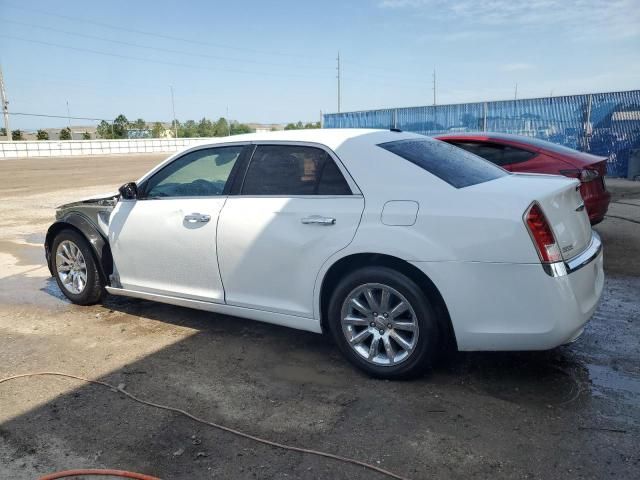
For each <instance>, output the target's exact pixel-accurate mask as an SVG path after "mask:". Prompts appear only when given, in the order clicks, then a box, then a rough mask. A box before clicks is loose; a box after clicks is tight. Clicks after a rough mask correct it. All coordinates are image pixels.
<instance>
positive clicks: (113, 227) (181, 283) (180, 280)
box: [109, 196, 226, 302]
mask: <svg viewBox="0 0 640 480" xmlns="http://www.w3.org/2000/svg"><path fill="white" fill-rule="evenodd" d="M225 200H226V197H224V196H220V197H217V198H212V197H207V198H204V197H203V198H171V199H156V200H140V201H120V202H118V204H117V205H116V207H115V208H114V210H113V212H112V213H111V218H110V221H109V244H110V245H111V253H112V255H113V259H114V264H115V268H116V271H117V274H118V276H119V280H120V284H121V285H122V287H123V288H125V289H130V290H138V291H143V292H149V293H158V294H161V295H180V296H183V297H185V298H191V299H194V300H203V301H210V302H224V289H223V288H222V280H221V278H220V271H219V269H218V260H217V252H216V243H215V238H216V236H215V232H216V224H217V220H218V214H219V212H220V209H221V208H222V206H223V205H224V202H225ZM192 213H201V214H207V215H210V217H211V219H210V220H209V221H208V222H206V223H196V224H190V223H188V222H187V221H186V220H185V216H186V215H190V214H192Z"/></svg>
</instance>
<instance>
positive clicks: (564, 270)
mask: <svg viewBox="0 0 640 480" xmlns="http://www.w3.org/2000/svg"><path fill="white" fill-rule="evenodd" d="M601 251H602V240H600V235H598V233H597V232H595V231H592V232H591V243H590V244H589V246H588V247H587V248H585V250H584V251H583V252H582V253H581V254H580V255H578V256H576V257H573V258H572V259H571V260H569V261H567V262H554V263H543V264H542V268H543V269H544V271H545V273H546V274H547V275H549V276H550V277H563V276H565V275H569V274H570V273H573V272H575V271H576V270H580V269H581V268H582V267H584V266H585V265H588V264H590V263H591V262H592V261H593V260H594V259H596V258H597V257H598V255H600V252H601Z"/></svg>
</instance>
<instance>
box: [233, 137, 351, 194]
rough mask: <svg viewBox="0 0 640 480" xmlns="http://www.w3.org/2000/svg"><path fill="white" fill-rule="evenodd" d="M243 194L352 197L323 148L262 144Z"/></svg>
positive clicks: (247, 177)
mask: <svg viewBox="0 0 640 480" xmlns="http://www.w3.org/2000/svg"><path fill="white" fill-rule="evenodd" d="M242 195H351V189H350V188H349V185H348V184H347V182H346V180H345V179H344V176H343V175H342V172H340V169H339V168H338V166H337V165H336V164H335V162H334V161H333V158H331V156H330V155H329V154H328V153H327V152H325V151H324V150H322V149H320V148H314V147H306V146H297V145H259V146H258V147H257V148H256V151H255V152H254V154H253V157H252V158H251V163H250V164H249V168H248V169H247V174H246V176H245V179H244V184H243V186H242Z"/></svg>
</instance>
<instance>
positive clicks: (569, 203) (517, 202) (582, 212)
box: [468, 173, 591, 260]
mask: <svg viewBox="0 0 640 480" xmlns="http://www.w3.org/2000/svg"><path fill="white" fill-rule="evenodd" d="M468 188H469V189H473V190H475V191H476V192H483V194H485V195H487V197H488V198H489V199H490V201H491V203H492V204H494V205H496V208H503V207H508V208H509V209H510V210H511V209H513V210H515V212H517V213H518V214H519V215H521V216H522V225H523V228H525V229H526V228H527V226H526V223H525V219H524V214H525V212H526V211H527V210H528V207H529V206H530V205H531V204H532V203H533V202H537V203H538V204H539V205H540V207H541V209H542V211H543V213H544V215H545V217H546V218H547V220H548V222H549V224H550V225H551V228H552V229H553V233H554V236H555V238H556V241H557V242H558V247H559V248H560V251H561V252H562V257H563V258H564V259H565V260H570V259H571V258H573V257H575V256H576V255H579V254H580V253H582V252H583V251H584V250H585V249H586V248H587V247H588V246H589V243H590V242H591V224H590V222H589V217H588V215H587V212H586V209H585V208H584V203H583V199H582V196H581V195H580V182H579V181H578V180H575V179H572V178H567V177H563V176H560V175H542V174H535V173H512V174H510V175H508V176H506V177H502V178H499V179H497V180H493V181H491V182H484V183H481V184H479V185H475V186H473V187H468Z"/></svg>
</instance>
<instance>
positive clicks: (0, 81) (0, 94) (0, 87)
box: [0, 66, 13, 142]
mask: <svg viewBox="0 0 640 480" xmlns="http://www.w3.org/2000/svg"><path fill="white" fill-rule="evenodd" d="M0 101H1V102H2V113H3V115H4V129H5V131H6V132H7V141H9V142H12V141H13V138H12V137H11V130H10V129H9V100H7V94H6V93H5V91H4V77H3V76H2V67H1V66H0Z"/></svg>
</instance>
